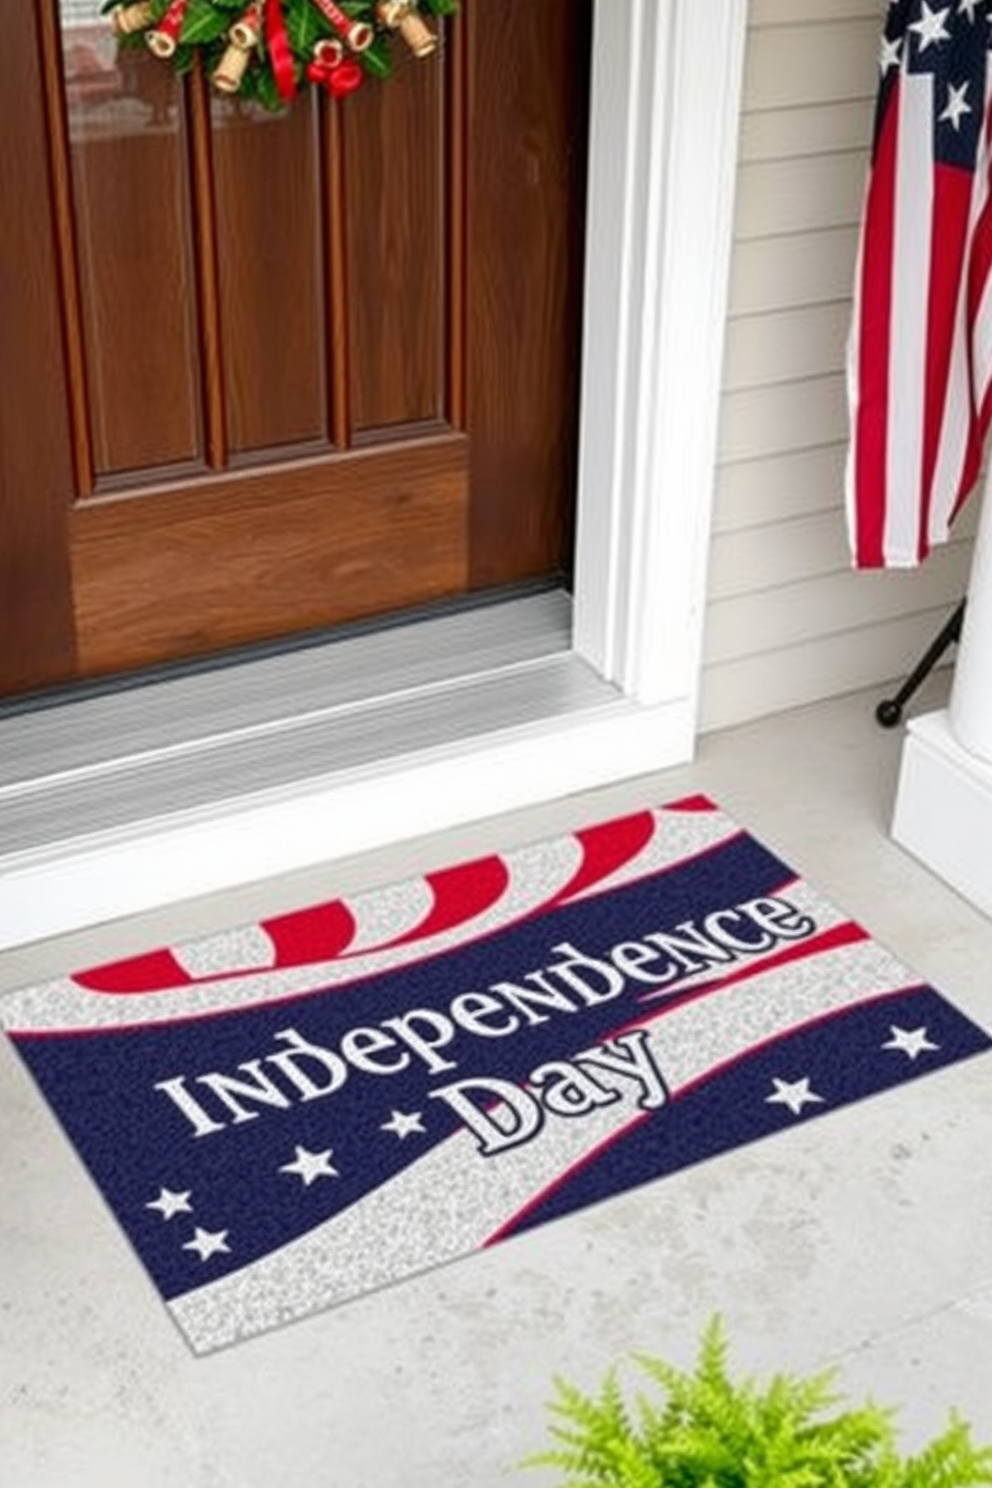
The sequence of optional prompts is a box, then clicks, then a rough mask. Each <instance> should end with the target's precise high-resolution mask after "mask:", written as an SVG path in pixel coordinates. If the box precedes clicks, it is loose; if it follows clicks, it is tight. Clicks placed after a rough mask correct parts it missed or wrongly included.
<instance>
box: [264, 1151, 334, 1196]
mask: <svg viewBox="0 0 992 1488" xmlns="http://www.w3.org/2000/svg"><path fill="white" fill-rule="evenodd" d="M333 1156H334V1148H333V1147H328V1148H327V1150H326V1151H325V1152H308V1151H307V1149H306V1147H297V1149H296V1156H295V1157H294V1158H293V1161H292V1162H288V1163H284V1164H283V1166H282V1167H281V1168H280V1169H279V1171H280V1173H295V1174H296V1176H297V1177H298V1178H302V1179H303V1182H304V1184H305V1186H306V1187H307V1188H309V1187H310V1185H311V1183H316V1181H317V1179H318V1178H340V1176H341V1174H340V1173H339V1172H338V1170H337V1168H335V1167H334V1166H333V1164H332V1163H331V1158H332V1157H333Z"/></svg>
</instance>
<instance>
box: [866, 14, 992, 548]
mask: <svg viewBox="0 0 992 1488" xmlns="http://www.w3.org/2000/svg"><path fill="white" fill-rule="evenodd" d="M989 22H990V0H949V3H947V4H944V5H941V4H940V3H936V4H929V3H928V0H890V3H889V7H888V15H887V17H886V22H885V27H884V31H883V35H882V41H881V49H880V54H879V74H880V78H879V90H878V99H877V105H876V113H875V129H874V140H873V147H872V159H871V167H870V171H869V177H868V185H867V194H866V200H865V208H864V217H863V221H862V227H861V241H860V249H859V256H858V266H857V272H856V278H855V291H854V310H853V317H852V325H851V335H850V340H849V346H848V397H849V411H850V445H849V451H848V463H847V477H846V500H847V518H848V532H849V538H850V545H851V551H852V556H853V559H854V563H855V565H856V566H857V567H858V568H907V567H914V566H915V565H917V564H919V563H920V562H921V561H922V560H923V559H924V558H925V557H926V556H927V554H928V553H929V551H930V549H931V547H932V546H933V545H934V544H935V543H941V542H944V541H946V539H947V536H948V532H949V529H950V526H951V523H952V522H953V520H954V517H955V516H956V514H957V512H958V510H959V509H960V507H961V505H962V503H963V502H964V501H965V499H966V498H967V496H968V495H969V493H970V491H971V489H972V487H973V486H974V484H975V481H976V479H977V476H978V472H979V466H980V464H981V453H982V442H983V439H984V435H985V430H986V428H987V425H988V418H989V407H990V404H989V397H990V384H992V298H990V283H989V279H990V275H989V269H990V267H992V221H990V201H989V186H990V181H989V146H990V141H989V130H990V123H989V117H990V111H989V66H988V49H989V43H990V30H989Z"/></svg>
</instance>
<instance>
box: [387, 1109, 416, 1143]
mask: <svg viewBox="0 0 992 1488" xmlns="http://www.w3.org/2000/svg"><path fill="white" fill-rule="evenodd" d="M379 1130H380V1131H388V1132H395V1133H396V1135H397V1136H398V1137H399V1138H400V1139H402V1138H403V1137H409V1136H410V1135H411V1134H412V1133H413V1132H417V1133H418V1134H421V1135H422V1134H423V1132H424V1118H423V1117H422V1116H421V1114H420V1112H419V1111H411V1112H409V1114H405V1113H404V1112H403V1111H393V1112H392V1113H391V1114H390V1118H389V1120H388V1121H384V1122H383V1123H382V1126H381V1127H380V1128H379Z"/></svg>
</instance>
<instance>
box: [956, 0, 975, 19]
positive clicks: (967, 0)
mask: <svg viewBox="0 0 992 1488" xmlns="http://www.w3.org/2000/svg"><path fill="white" fill-rule="evenodd" d="M977 4H978V0H959V4H958V11H959V13H960V12H963V13H964V14H965V15H966V16H967V17H968V20H969V21H970V22H971V24H972V25H974V24H975V6H976V5H977Z"/></svg>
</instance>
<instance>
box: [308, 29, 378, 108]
mask: <svg viewBox="0 0 992 1488" xmlns="http://www.w3.org/2000/svg"><path fill="white" fill-rule="evenodd" d="M307 78H308V79H309V81H310V82H311V83H316V84H317V85H318V86H319V87H324V88H326V89H327V91H328V93H330V94H331V96H332V97H333V98H345V97H346V96H347V95H348V94H349V93H354V91H355V89H356V88H360V87H361V86H362V81H363V78H364V73H363V72H362V69H361V67H360V66H359V65H358V63H357V62H356V61H354V59H353V58H351V57H347V58H346V57H345V55H344V52H343V49H342V46H341V43H340V42H339V41H318V43H317V45H316V46H315V47H314V49H313V61H312V62H310V63H308V65H307Z"/></svg>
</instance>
